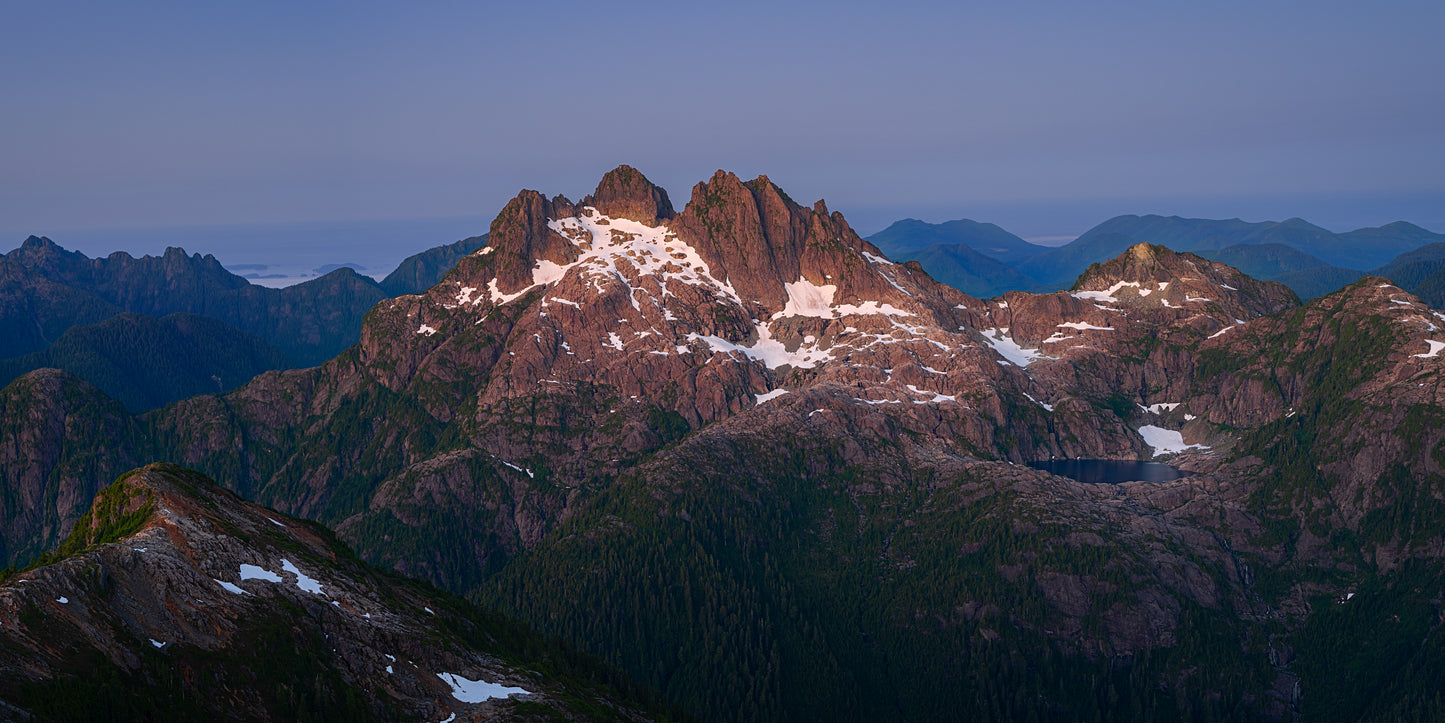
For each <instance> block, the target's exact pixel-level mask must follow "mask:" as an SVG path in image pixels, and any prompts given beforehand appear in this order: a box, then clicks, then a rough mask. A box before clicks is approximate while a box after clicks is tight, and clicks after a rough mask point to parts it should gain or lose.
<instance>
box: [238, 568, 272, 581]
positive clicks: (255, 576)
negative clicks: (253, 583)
mask: <svg viewBox="0 0 1445 723" xmlns="http://www.w3.org/2000/svg"><path fill="white" fill-rule="evenodd" d="M246 580H267V581H269V582H281V576H280V575H277V574H276V573H274V572H271V571H270V570H267V569H266V568H264V567H257V566H255V565H247V564H245V563H241V581H242V582H245V581H246Z"/></svg>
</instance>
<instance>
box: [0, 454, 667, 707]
mask: <svg viewBox="0 0 1445 723" xmlns="http://www.w3.org/2000/svg"><path fill="white" fill-rule="evenodd" d="M41 562H42V563H44V564H42V565H40V566H39V567H34V568H32V569H27V570H24V571H21V572H13V571H11V572H10V573H9V574H8V575H7V577H6V578H5V579H4V580H3V581H0V645H3V646H5V648H6V649H7V650H8V651H9V652H8V653H7V655H6V656H5V657H4V659H3V660H0V698H3V699H4V700H5V701H6V702H7V704H8V705H9V706H11V707H10V708H9V710H10V711H11V712H12V713H14V712H16V711H20V710H24V711H28V712H29V713H32V714H34V715H36V716H38V717H40V718H42V719H52V718H55V719H67V720H78V719H88V718H91V717H96V716H98V717H106V716H107V715H108V716H118V717H125V718H131V717H145V718H152V717H156V718H163V719H178V720H180V719H188V718H189V719H194V718H195V717H198V716H203V715H221V716H224V717H226V718H239V719H246V720H263V719H296V718H298V717H307V716H321V717H325V718H328V719H347V720H363V719H365V720H371V719H378V720H406V719H428V720H442V719H443V718H446V719H447V720H480V719H484V718H485V719H493V718H513V717H517V716H519V715H534V714H536V713H538V712H543V711H549V710H550V711H554V712H556V711H567V712H568V713H569V715H570V716H577V715H580V716H581V717H583V718H590V717H592V714H590V713H588V712H587V711H588V709H589V708H597V707H599V706H600V707H601V709H606V710H607V711H608V713H607V717H609V718H610V717H616V716H620V717H622V718H624V719H626V718H639V719H640V718H641V717H642V714H641V713H640V712H636V711H630V710H629V709H627V708H625V707H620V706H619V705H618V702H617V701H615V700H614V698H613V696H615V695H616V694H615V693H612V692H610V691H608V690H607V689H605V688H604V687H601V686H599V685H598V684H597V682H590V683H589V681H588V678H589V676H593V675H596V673H597V672H605V671H601V669H600V668H599V669H596V670H589V669H588V668H587V663H586V661H585V660H583V659H582V658H580V657H577V656H576V655H575V654H572V657H571V658H570V659H569V658H568V657H567V654H566V652H565V651H564V650H557V651H555V652H556V653H560V654H561V655H559V656H558V657H554V658H551V659H548V658H544V657H539V655H538V654H539V653H541V652H542V648H543V645H542V644H541V641H540V639H537V638H535V637H534V636H533V637H532V638H529V636H530V634H529V633H527V632H526V631H525V630H524V629H523V628H521V627H520V626H519V625H517V624H515V623H511V622H508V621H506V620H505V619H502V618H500V617H497V616H494V615H489V614H486V613H483V612H481V611H479V610H477V609H476V608H474V607H472V606H470V605H468V604H466V603H463V602H461V601H459V600H457V599H455V598H452V597H450V596H447V595H445V594H444V593H441V592H439V591H436V590H433V589H429V588H428V587H426V586H424V585H421V584H418V583H415V582H412V581H409V580H406V579H404V578H399V577H397V576H394V575H389V574H384V573H381V572H379V571H376V570H374V569H372V568H369V567H367V566H366V565H364V564H362V563H360V562H359V561H358V560H356V559H355V558H354V556H352V554H351V552H350V551H349V550H348V549H347V548H346V547H345V546H344V545H343V544H341V543H340V542H338V541H337V540H336V539H335V538H334V537H333V536H332V535H331V533H330V532H329V531H328V530H326V529H325V528H324V527H321V526H320V525H317V524H315V523H311V522H305V521H302V520H297V519H293V518H290V517H287V516H285V515H282V514H280V513H276V512H273V511H271V510H267V509H265V508H262V507H260V506H258V505H256V504H254V503H250V502H246V501H244V500H242V499H240V498H238V497H236V496H235V495H234V494H232V493H230V492H228V491H226V490H223V489H221V488H219V487H216V486H215V484H214V483H213V482H211V481H210V480H209V479H207V478H205V477H203V476H202V475H200V474H198V473H195V472H192V471H189V470H185V469H183V468H180V467H176V466H174V465H167V464H153V465H149V466H147V467H145V468H142V469H138V470H135V471H133V472H130V473H128V474H126V475H124V476H122V477H121V478H120V479H119V480H118V481H117V482H115V483H114V484H112V485H110V486H108V487H106V488H105V489H104V490H102V491H101V493H100V494H99V495H98V496H97V498H96V500H95V504H94V505H93V506H92V508H91V511H90V512H89V513H87V514H86V516H85V517H83V518H82V519H81V520H80V522H78V523H77V524H76V526H75V530H74V532H72V534H71V536H70V538H69V539H68V540H67V541H66V543H65V544H64V545H62V546H61V547H60V549H59V550H58V551H57V552H56V553H54V554H51V555H47V556H45V557H43V558H42V560H41ZM550 655H552V654H549V656H550ZM523 666H526V667H523ZM539 669H540V670H546V671H548V672H547V673H545V674H544V673H540V672H536V671H537V670H539ZM579 684H580V685H579ZM105 711H109V713H106V714H104V715H103V712H105Z"/></svg>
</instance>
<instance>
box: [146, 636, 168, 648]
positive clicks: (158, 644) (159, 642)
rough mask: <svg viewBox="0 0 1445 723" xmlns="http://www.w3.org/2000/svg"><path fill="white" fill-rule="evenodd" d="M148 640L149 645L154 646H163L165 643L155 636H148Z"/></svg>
mask: <svg viewBox="0 0 1445 723" xmlns="http://www.w3.org/2000/svg"><path fill="white" fill-rule="evenodd" d="M150 641H151V645H154V646H156V647H157V648H164V647H166V644H165V643H162V642H161V641H159V640H156V639H155V638H150Z"/></svg>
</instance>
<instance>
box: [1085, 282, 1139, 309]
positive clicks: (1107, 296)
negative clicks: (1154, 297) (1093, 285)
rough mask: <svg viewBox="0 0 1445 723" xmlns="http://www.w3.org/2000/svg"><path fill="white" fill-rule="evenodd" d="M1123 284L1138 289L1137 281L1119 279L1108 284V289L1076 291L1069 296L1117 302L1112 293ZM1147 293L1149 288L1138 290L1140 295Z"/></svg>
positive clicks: (1116, 291)
mask: <svg viewBox="0 0 1445 723" xmlns="http://www.w3.org/2000/svg"><path fill="white" fill-rule="evenodd" d="M1125 286H1132V287H1134V288H1136V289H1138V288H1139V282H1137V281H1119V282H1116V283H1115V284H1114V285H1113V286H1110V287H1109V290H1108V291H1076V292H1074V293H1072V294H1070V296H1073V297H1074V298H1075V299H1092V300H1094V301H1107V302H1109V303H1110V304H1117V303H1119V300H1118V299H1117V298H1115V297H1114V294H1117V293H1119V289H1122V288H1124V287H1125ZM1148 293H1149V290H1147V289H1145V290H1140V291H1139V295H1140V296H1147V295H1148Z"/></svg>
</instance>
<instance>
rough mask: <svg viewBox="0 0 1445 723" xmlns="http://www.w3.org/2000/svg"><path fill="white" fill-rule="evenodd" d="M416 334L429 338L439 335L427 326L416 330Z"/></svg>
mask: <svg viewBox="0 0 1445 723" xmlns="http://www.w3.org/2000/svg"><path fill="white" fill-rule="evenodd" d="M416 333H418V334H426V335H427V336H431V335H432V334H435V333H437V330H436V329H433V328H431V327H430V326H427V325H426V324H422V325H421V328H420V329H417V330H416Z"/></svg>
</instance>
